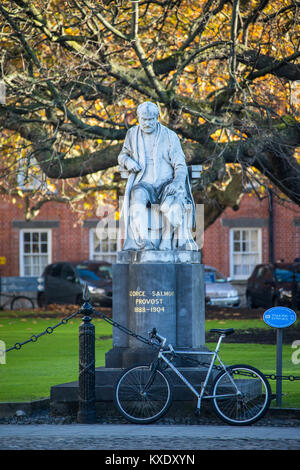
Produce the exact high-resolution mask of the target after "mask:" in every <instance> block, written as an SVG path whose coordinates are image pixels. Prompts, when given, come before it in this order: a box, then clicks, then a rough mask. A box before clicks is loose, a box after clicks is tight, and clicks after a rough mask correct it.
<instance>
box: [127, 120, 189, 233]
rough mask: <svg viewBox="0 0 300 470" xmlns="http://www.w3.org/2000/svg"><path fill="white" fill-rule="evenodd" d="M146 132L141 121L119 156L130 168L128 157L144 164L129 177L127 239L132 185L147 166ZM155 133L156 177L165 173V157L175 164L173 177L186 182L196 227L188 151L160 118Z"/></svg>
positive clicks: (140, 180) (132, 129)
mask: <svg viewBox="0 0 300 470" xmlns="http://www.w3.org/2000/svg"><path fill="white" fill-rule="evenodd" d="M142 132H143V131H142V129H141V127H140V126H139V125H137V126H134V127H132V128H131V129H129V130H128V131H127V134H126V137H125V141H124V144H123V148H122V150H121V152H120V154H119V156H118V163H119V165H120V167H123V168H124V169H127V167H126V160H127V159H128V158H131V159H132V160H135V161H136V162H137V163H138V164H139V166H140V168H141V170H140V171H139V172H137V173H130V174H129V177H128V180H127V185H126V189H125V195H124V201H123V207H122V212H121V215H122V217H123V218H124V228H125V239H127V235H128V226H129V204H130V194H131V189H132V187H133V186H135V185H136V184H138V183H140V182H142V180H143V175H144V173H145V169H146V155H145V148H144V141H143V136H142ZM155 133H156V134H155V141H154V147H153V151H152V156H153V160H154V179H155V180H156V179H157V177H158V176H161V166H162V162H163V160H165V162H167V163H168V164H169V165H171V167H172V168H173V181H178V182H183V183H185V188H186V193H187V199H188V202H189V204H191V205H192V228H194V225H195V204H194V200H193V196H192V192H191V187H190V182H189V177H188V172H187V166H186V162H185V155H184V153H183V150H182V148H181V144H180V140H179V138H178V136H177V134H176V133H175V132H173V131H172V130H170V129H168V128H167V127H165V126H163V125H162V124H160V123H159V122H158V123H157V127H156V131H155Z"/></svg>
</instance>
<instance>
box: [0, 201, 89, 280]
mask: <svg viewBox="0 0 300 470" xmlns="http://www.w3.org/2000/svg"><path fill="white" fill-rule="evenodd" d="M16 199H17V201H16V203H15V204H13V203H12V202H9V201H7V200H4V199H3V198H1V199H0V257H1V256H5V257H6V260H7V261H6V264H5V265H0V275H2V276H19V275H20V267H19V232H20V230H19V229H18V228H13V227H12V222H13V221H17V220H18V221H21V220H24V212H23V203H22V199H21V198H16ZM34 220H35V221H38V220H43V221H46V220H48V221H58V222H59V228H57V227H54V228H52V229H51V231H52V261H59V260H69V261H75V260H82V259H88V258H89V229H88V228H83V226H82V225H81V224H79V223H78V216H77V214H76V213H75V212H72V211H71V209H70V208H69V207H68V205H67V204H61V203H54V202H51V203H47V204H45V205H44V206H43V207H42V208H41V210H40V213H39V214H38V216H37V217H36V218H35V219H34Z"/></svg>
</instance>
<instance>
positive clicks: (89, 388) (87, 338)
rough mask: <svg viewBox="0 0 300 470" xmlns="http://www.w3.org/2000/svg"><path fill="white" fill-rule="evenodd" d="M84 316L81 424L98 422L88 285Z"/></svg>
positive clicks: (80, 350) (79, 416)
mask: <svg viewBox="0 0 300 470" xmlns="http://www.w3.org/2000/svg"><path fill="white" fill-rule="evenodd" d="M83 300H84V304H83V306H82V312H83V313H84V317H83V318H82V323H81V325H80V326H79V378H78V413H77V422H78V423H81V424H93V423H96V390H95V326H94V325H93V323H92V322H91V320H92V319H91V317H90V316H89V314H91V313H92V312H93V308H92V306H91V305H90V303H89V300H90V298H89V291H88V287H87V285H85V288H84V294H83Z"/></svg>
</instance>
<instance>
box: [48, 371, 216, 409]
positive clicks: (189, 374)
mask: <svg viewBox="0 0 300 470" xmlns="http://www.w3.org/2000/svg"><path fill="white" fill-rule="evenodd" d="M178 369H179V371H180V372H181V373H182V375H183V376H184V377H185V378H186V379H187V380H188V381H190V382H191V383H192V385H193V386H194V388H195V389H196V390H200V386H201V385H200V384H201V383H202V382H203V381H204V379H205V376H206V373H207V369H206V368H195V367H180V368H178ZM123 371H124V369H119V368H115V369H108V368H105V367H99V368H96V371H95V392H96V403H97V406H98V408H99V407H100V408H101V409H102V410H104V411H105V410H106V409H107V410H110V411H109V412H111V408H112V406H113V400H114V398H113V395H114V387H115V384H116V382H117V380H118V378H119V377H120V375H121V374H122V372H123ZM166 374H167V375H168V376H169V377H170V380H171V382H172V383H173V401H174V402H177V404H179V403H180V402H182V403H183V402H192V403H193V404H194V402H195V400H196V398H195V395H194V394H193V393H192V392H191V390H189V389H188V388H187V386H186V385H185V384H184V383H183V382H182V381H181V379H180V378H179V377H177V376H176V374H175V373H174V372H173V371H171V370H168V371H166ZM214 374H215V372H213V374H212V375H211V378H210V382H211V381H212V380H213V377H214ZM50 407H51V410H52V412H53V414H69V413H70V412H72V410H73V412H76V409H77V407H78V381H75V382H69V383H64V384H59V385H55V386H53V387H51V391H50ZM102 412H103V411H102Z"/></svg>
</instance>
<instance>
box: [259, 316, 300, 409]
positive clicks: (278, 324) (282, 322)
mask: <svg viewBox="0 0 300 470" xmlns="http://www.w3.org/2000/svg"><path fill="white" fill-rule="evenodd" d="M296 319H297V315H296V313H295V312H294V311H293V310H291V309H290V308H287V307H272V308H269V309H268V310H266V312H265V313H264V316H263V320H264V322H265V323H266V324H267V325H269V326H272V327H273V328H276V329H277V331H276V404H277V406H281V400H282V378H281V377H282V337H283V328H287V327H288V326H291V325H292V324H293V323H295V321H296Z"/></svg>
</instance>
